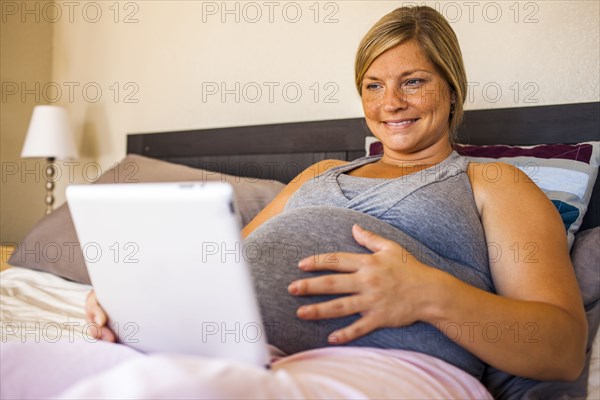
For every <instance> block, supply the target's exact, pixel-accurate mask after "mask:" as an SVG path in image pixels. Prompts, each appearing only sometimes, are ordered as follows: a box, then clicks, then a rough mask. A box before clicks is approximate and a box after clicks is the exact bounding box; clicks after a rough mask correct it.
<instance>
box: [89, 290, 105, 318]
mask: <svg viewBox="0 0 600 400" xmlns="http://www.w3.org/2000/svg"><path fill="white" fill-rule="evenodd" d="M85 311H86V317H87V318H88V320H89V321H91V322H94V323H96V324H97V325H99V326H103V325H105V324H106V313H105V312H104V310H103V309H102V307H101V306H100V304H99V303H98V299H97V298H96V294H95V293H94V291H91V292H90V293H89V294H88V296H87V298H86V304H85Z"/></svg>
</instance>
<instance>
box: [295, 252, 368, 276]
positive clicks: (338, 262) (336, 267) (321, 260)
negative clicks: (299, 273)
mask: <svg viewBox="0 0 600 400" xmlns="http://www.w3.org/2000/svg"><path fill="white" fill-rule="evenodd" d="M362 257H364V254H356V253H341V252H338V253H323V254H315V255H314V256H311V257H306V258H304V259H302V260H300V262H299V263H298V268H300V269H301V270H303V271H336V272H356V271H358V269H359V266H360V264H361V261H362V260H361V258H362Z"/></svg>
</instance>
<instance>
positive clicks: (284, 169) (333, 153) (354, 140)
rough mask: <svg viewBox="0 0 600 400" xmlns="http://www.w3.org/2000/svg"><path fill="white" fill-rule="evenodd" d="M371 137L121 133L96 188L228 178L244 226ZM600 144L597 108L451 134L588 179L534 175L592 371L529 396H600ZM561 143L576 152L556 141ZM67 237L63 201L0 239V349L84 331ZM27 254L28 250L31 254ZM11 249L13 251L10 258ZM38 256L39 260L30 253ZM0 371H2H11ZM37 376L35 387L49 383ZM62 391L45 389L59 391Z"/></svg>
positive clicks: (350, 132)
mask: <svg viewBox="0 0 600 400" xmlns="http://www.w3.org/2000/svg"><path fill="white" fill-rule="evenodd" d="M369 134H370V133H369V131H368V128H367V127H366V124H365V122H364V120H363V119H362V118H353V119H341V120H328V121H312V122H300V123H285V124H274V125H262V126H248V127H234V128H218V129H203V130H195V131H179V132H153V133H134V134H130V135H128V136H127V152H128V156H127V157H126V158H125V159H124V160H123V161H121V162H120V163H119V165H118V166H117V167H116V169H115V170H114V171H108V172H107V173H105V174H104V175H103V176H102V177H101V178H100V180H99V182H98V183H108V182H116V181H118V182H144V181H146V182H151V181H178V180H223V181H229V182H230V183H232V184H233V185H234V190H235V191H236V196H237V198H238V203H239V204H240V211H241V214H242V215H241V217H242V221H243V223H247V222H248V221H249V220H250V219H251V218H252V217H253V215H255V214H256V213H257V212H258V211H260V209H261V208H262V207H264V206H265V205H266V204H267V203H268V201H269V200H270V199H271V198H272V197H273V196H275V195H276V193H277V192H278V191H279V190H281V188H282V187H283V183H287V182H289V181H291V180H292V179H293V178H294V177H295V176H296V175H297V174H298V173H299V172H300V171H302V170H303V169H304V168H306V167H308V166H309V165H311V164H313V163H315V162H317V161H320V160H325V159H341V160H353V159H356V158H359V157H362V156H364V155H365V152H367V153H373V151H375V152H376V151H377V146H376V143H373V140H372V139H369ZM599 140H600V103H581V104H566V105H551V106H539V107H523V108H509V109H494V110H473V111H467V112H466V114H465V118H464V122H463V124H462V126H461V128H460V131H459V140H458V143H460V144H461V145H462V146H458V147H457V148H460V149H461V151H463V152H464V154H466V155H468V156H470V157H473V158H474V159H482V160H487V161H495V160H499V161H505V162H513V163H514V164H515V165H517V166H519V167H520V168H521V169H522V170H524V171H525V172H526V173H527V172H529V173H530V174H533V175H535V177H536V179H541V180H543V179H545V178H547V177H548V174H545V173H543V172H544V171H546V172H552V171H558V170H557V169H556V168H558V167H560V168H563V169H564V170H569V171H570V172H569V173H571V174H572V175H569V176H573V177H579V178H582V177H584V175H585V177H584V178H586V179H587V180H586V184H584V185H583V186H585V187H581V185H580V187H578V188H571V186H572V185H571V186H569V187H570V188H568V189H564V190H563V189H562V188H559V187H557V186H556V185H558V184H557V183H556V182H554V181H552V176H551V175H552V174H550V178H551V179H550V182H548V183H543V182H542V183H541V185H547V186H544V187H542V186H541V187H542V189H544V191H545V192H547V194H548V196H549V197H550V198H551V200H553V202H555V205H557V208H559V207H563V210H564V211H565V212H564V213H563V212H562V211H561V215H562V216H563V221H564V222H565V229H566V230H567V232H568V234H569V236H570V242H571V244H572V245H573V248H572V255H573V257H575V252H577V254H579V255H578V256H577V257H578V258H577V264H578V265H580V264H581V265H582V266H581V267H577V266H576V271H577V273H578V279H579V282H580V286H582V291H584V292H585V293H584V303H585V304H586V312H587V314H588V321H591V322H592V323H591V324H590V338H589V346H588V347H589V351H588V357H589V358H590V360H591V361H590V367H589V374H588V371H587V370H586V371H584V374H582V376H581V377H580V379H579V380H578V381H577V382H575V383H573V384H563V383H557V384H555V385H554V386H552V385H545V384H538V385H529V390H528V391H527V398H544V397H547V395H548V394H549V393H553V394H556V395H558V394H559V393H562V394H565V393H567V394H569V395H570V396H572V397H579V398H588V399H598V398H600V360H599V350H600V349H599V347H600V338H599V335H598V334H597V323H598V319H600V300H599V297H600V295H599V294H598V289H597V286H598V282H597V281H595V280H594V276H598V275H599V274H600V266H599V265H598V258H597V257H598V251H597V250H596V251H594V247H596V248H598V247H600V246H598V245H599V244H600V242H599V241H598V229H599V228H598V226H599V225H600V202H599V201H598V200H599V196H600V194H599V193H598V191H599V190H600V189H599V186H600V185H598V184H594V182H595V178H596V174H597V169H598V143H597V142H598V141H599ZM590 142H596V143H595V144H594V143H592V144H590ZM564 144H572V145H574V146H579V147H568V148H567V147H563V148H561V147H560V145H564ZM581 144H583V145H581ZM499 145H511V146H513V147H507V146H499ZM515 146H518V147H515ZM515 149H517V151H516V153H515ZM574 151H575V152H576V153H577V154H576V155H575V156H574V157H570V156H569V157H562V155H561V154H562V153H569V154H571V153H573V152H574ZM580 153H581V154H580ZM584 153H585V154H584ZM588 153H589V156H587V154H588ZM557 159H560V160H559V161H558V163H559V164H558V167H557V166H556V165H555V164H552V163H554V162H556V161H557ZM584 164H585V165H584ZM582 165H583V166H582ZM553 168H554V169H553ZM582 168H583V169H582ZM594 171H595V172H594ZM567 183H569V182H567ZM571 183H572V182H571ZM566 192H576V194H577V196H574V197H573V196H571V197H568V196H566V195H565V193H566ZM553 196H554V197H553ZM565 196H566V197H565ZM588 204H589V205H588ZM586 208H587V212H585V209H586ZM559 211H560V209H559ZM583 214H585V215H583ZM73 241H76V238H75V237H74V231H73V227H72V221H71V220H70V216H69V211H68V207H67V206H62V207H60V208H59V209H57V210H56V211H55V212H54V213H53V214H51V215H50V216H47V217H45V218H44V219H43V220H41V221H40V222H39V223H38V224H37V225H36V226H35V227H34V228H33V230H32V231H31V232H30V234H29V235H28V236H27V237H26V238H25V240H24V242H23V243H20V244H16V243H15V244H3V247H2V261H3V263H6V261H7V260H8V263H7V265H4V264H3V266H2V269H3V271H2V272H1V275H0V277H1V278H2V280H1V285H0V294H1V296H0V305H1V308H0V314H1V315H0V317H1V332H0V333H1V336H2V344H4V343H7V342H14V341H29V342H31V341H37V342H50V343H53V342H57V341H59V340H60V339H64V338H66V337H68V338H69V339H72V338H79V339H81V338H85V331H86V329H89V326H88V325H87V324H86V323H85V316H84V312H83V303H84V299H85V295H86V293H87V292H88V291H89V289H90V286H89V285H88V283H89V278H88V277H87V274H86V272H85V270H84V268H83V269H82V265H83V260H82V256H81V254H80V251H79V253H78V252H77V251H73ZM584 242H585V243H584ZM36 244H37V247H36ZM65 244H69V246H66V247H65ZM26 249H30V250H29V252H27V251H25V250H26ZM31 249H35V250H31ZM13 250H14V255H13V256H12V258H9V257H10V254H11V253H12V252H13ZM66 250H69V251H68V252H67V251H66ZM36 251H37V253H38V254H37V255H38V257H35V255H36V254H35V253H36ZM67 255H68V256H67ZM594 257H596V258H594ZM574 264H575V261H574ZM592 344H593V346H592ZM357 357H360V355H358V354H357ZM2 368H3V369H2V373H3V374H5V373H8V372H7V371H8V370H10V368H11V367H9V366H2ZM83 369H85V368H83ZM73 373H74V374H75V375H76V374H77V373H76V372H73ZM38 379H39V383H38V384H39V385H41V386H44V385H49V386H52V385H55V383H53V382H50V381H47V380H44V379H43V378H39V377H38ZM494 379H495V382H500V383H501V384H502V386H503V387H500V386H498V385H500V383H498V384H496V383H490V382H488V383H486V386H487V387H488V389H490V391H491V392H492V393H493V394H494V396H495V397H496V398H514V393H515V392H511V390H513V389H514V388H515V387H518V386H519V387H520V386H522V385H523V384H524V383H523V381H520V380H518V379H515V380H512V381H511V383H510V384H508V385H507V382H508V381H510V380H511V379H512V378H511V377H509V376H495V378H494ZM346 384H347V385H349V383H346ZM350 385H351V384H350ZM323 387H327V383H323ZM67 388H68V387H66V386H65V387H55V388H54V389H55V391H56V393H59V392H60V391H61V390H65V389H67ZM59 389H60V390H59ZM351 389H352V387H351V386H350V387H345V388H344V389H343V390H341V391H332V392H328V391H326V390H325V391H321V392H319V391H313V392H303V391H299V392H297V394H298V397H306V396H317V397H319V396H320V397H331V396H336V397H353V398H356V397H359V398H362V397H369V396H368V393H364V392H360V391H354V392H353V391H352V390H351ZM586 389H587V395H586V394H585V391H586ZM521 393H522V392H521ZM32 397H35V396H32ZM391 397H392V398H393V394H392V396H391Z"/></svg>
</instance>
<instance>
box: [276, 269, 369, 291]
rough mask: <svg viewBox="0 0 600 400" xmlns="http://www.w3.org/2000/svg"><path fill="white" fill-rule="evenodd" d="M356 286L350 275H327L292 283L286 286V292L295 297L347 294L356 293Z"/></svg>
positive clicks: (352, 276)
mask: <svg viewBox="0 0 600 400" xmlns="http://www.w3.org/2000/svg"><path fill="white" fill-rule="evenodd" d="M358 285H359V283H358V281H357V279H356V277H355V276H354V275H352V274H329V275H323V276H318V277H315V278H308V279H300V280H297V281H294V282H292V283H291V284H290V285H289V286H288V292H289V293H290V294H293V295H296V296H306V295H316V294H348V293H355V292H357V291H358Z"/></svg>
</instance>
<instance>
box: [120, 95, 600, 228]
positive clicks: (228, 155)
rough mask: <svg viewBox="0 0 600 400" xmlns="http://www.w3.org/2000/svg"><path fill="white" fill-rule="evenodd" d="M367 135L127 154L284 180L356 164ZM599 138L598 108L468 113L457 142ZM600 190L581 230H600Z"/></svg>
mask: <svg viewBox="0 0 600 400" xmlns="http://www.w3.org/2000/svg"><path fill="white" fill-rule="evenodd" d="M368 135H370V132H369V129H368V128H367V125H366V123H365V121H364V119H363V118H350V119H339V120H327V121H311V122H298V123H285V124H270V125H257V126H242V127H233V128H216V129H200V130H190V131H176V132H158V133H144V134H130V135H128V136H127V153H135V154H141V155H144V156H147V157H153V158H157V159H161V160H166V161H170V162H174V163H179V164H184V165H188V166H192V167H196V168H204V169H207V170H211V171H217V172H223V173H228V174H232V175H239V176H249V177H253V178H266V179H276V180H279V181H282V182H289V181H290V180H291V179H293V178H294V177H295V176H296V175H297V174H298V173H299V172H300V171H302V170H303V169H305V168H306V167H308V166H309V165H311V164H314V163H315V162H318V161H321V160H325V159H340V160H348V161H349V160H354V159H356V158H359V157H362V156H364V154H365V150H364V149H365V137H366V136H368ZM598 140H600V103H598V102H594V103H578V104H564V105H550V106H538V107H518V108H503V109H495V110H471V111H466V112H465V117H464V122H463V124H462V125H461V127H460V129H459V140H458V141H459V143H467V144H478V145H483V144H514V145H517V144H518V145H533V144H541V143H580V142H586V141H598ZM599 188H600V185H598V184H597V183H596V185H595V186H594V194H593V195H592V200H591V202H590V207H589V209H588V212H587V214H586V217H585V219H584V223H583V225H582V227H581V229H585V228H588V227H591V226H598V225H600V204H599V203H600V193H598V192H599V191H600V190H599Z"/></svg>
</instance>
